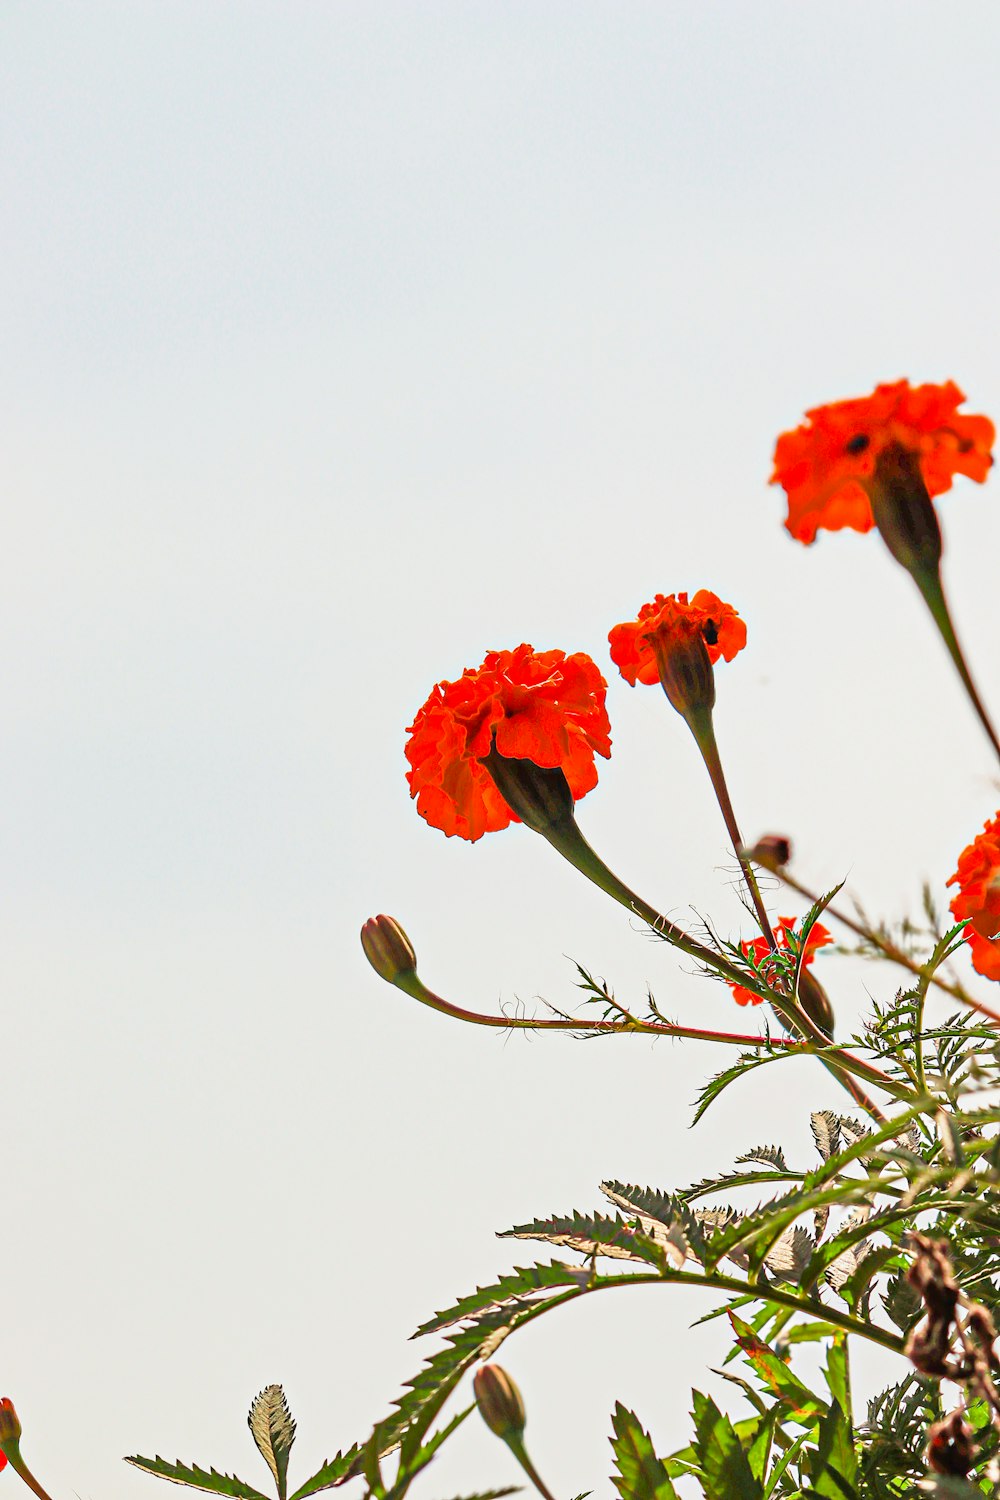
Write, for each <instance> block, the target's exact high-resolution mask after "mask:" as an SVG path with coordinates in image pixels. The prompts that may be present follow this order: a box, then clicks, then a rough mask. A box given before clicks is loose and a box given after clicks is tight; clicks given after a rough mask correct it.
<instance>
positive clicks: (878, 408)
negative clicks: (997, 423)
mask: <svg viewBox="0 0 1000 1500" xmlns="http://www.w3.org/2000/svg"><path fill="white" fill-rule="evenodd" d="M964 400H965V396H964V395H963V393H962V392H961V391H960V390H959V388H958V386H957V385H955V383H954V381H951V380H948V381H946V382H945V383H944V384H943V385H917V386H911V385H910V382H909V381H908V380H897V381H895V382H893V383H891V384H888V385H880V386H878V387H877V388H876V389H875V391H873V393H872V394H871V395H870V396H862V397H857V398H854V399H852V400H849V401H834V402H832V403H831V404H830V405H829V406H818V407H815V408H814V409H813V410H812V411H808V412H806V417H807V418H808V420H807V421H806V422H804V423H803V424H802V426H800V427H796V428H795V430H794V431H792V432H783V433H782V434H781V436H780V437H779V439H778V442H777V446H776V447H775V450H774V472H773V474H772V475H771V483H772V484H780V485H781V486H782V487H783V488H784V490H785V493H786V494H787V496H788V519H787V520H786V521H785V526H786V527H787V529H788V530H789V531H790V532H791V534H792V536H793V537H795V539H796V541H800V542H806V543H809V542H813V541H815V539H816V532H817V530H818V529H819V528H820V527H823V528H825V529H826V530H827V531H839V530H840V529H841V528H842V527H845V526H847V527H850V528H852V529H853V530H854V531H870V530H871V528H872V526H873V525H874V524H875V517H874V515H873V512H872V506H871V501H870V499H869V489H870V486H871V484H872V482H873V480H874V478H875V471H876V467H877V465H878V461H879V458H880V457H881V455H882V454H884V453H885V452H886V450H887V449H896V450H900V449H901V450H903V451H904V452H906V453H908V454H912V455H914V457H915V458H916V460H917V463H918V464H919V468H920V473H921V475H922V477H923V480H924V483H925V484H926V486H927V492H928V494H929V495H940V494H942V493H943V492H944V491H945V490H947V489H950V488H951V483H952V480H953V479H954V477H955V475H956V474H964V475H966V476H967V478H969V479H975V480H976V481H977V482H978V483H980V484H981V483H982V482H983V480H984V479H985V478H986V476H987V474H988V473H989V470H990V465H991V464H992V462H993V459H992V457H991V453H990V449H991V448H992V446H993V438H994V428H993V423H992V422H991V421H990V420H989V418H988V417H981V416H959V415H958V408H959V407H960V406H961V405H962V402H963V401H964Z"/></svg>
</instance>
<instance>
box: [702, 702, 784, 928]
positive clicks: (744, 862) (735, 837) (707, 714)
mask: <svg viewBox="0 0 1000 1500" xmlns="http://www.w3.org/2000/svg"><path fill="white" fill-rule="evenodd" d="M685 718H686V719H687V724H688V727H689V729H690V730H691V733H692V734H693V735H694V739H695V744H696V745H697V746H698V749H699V750H700V751H701V757H702V760H703V761H704V762H705V768H706V770H707V771H708V774H709V778H710V780H711V782H712V787H713V790H714V791H715V796H716V799H717V801H718V804H719V811H720V812H721V813H722V817H723V821H724V822H725V825H726V832H727V833H728V834H729V838H730V842H731V843H732V846H733V849H734V850H735V853H736V858H737V859H738V860H739V862H740V869H741V870H742V871H743V878H744V880H745V881H746V884H747V890H748V891H749V892H750V899H751V901H752V902H753V905H754V910H755V911H756V913H757V920H758V922H759V923H760V928H761V931H762V932H763V934H764V936H765V937H766V938H767V941H768V943H769V944H770V948H771V952H772V953H776V952H777V949H778V944H777V941H776V939H775V936H774V932H773V930H772V928H771V921H770V918H769V917H768V915H767V908H766V907H765V905H764V902H763V899H762V897H761V894H760V887H759V885H758V884H757V876H756V874H755V873H754V868H753V865H752V864H751V863H750V861H749V859H747V857H746V854H745V853H744V852H743V835H742V834H741V833H740V830H739V825H738V823H737V822H736V814H735V812H734V811H733V804H732V800H731V798H730V796H729V788H728V786H727V785H726V773H725V772H724V771H723V769H722V759H721V757H720V755H719V746H718V743H717V741H716V738H715V725H714V723H713V721H712V710H711V709H710V708H709V709H705V710H704V711H702V712H699V713H691V714H689V715H685Z"/></svg>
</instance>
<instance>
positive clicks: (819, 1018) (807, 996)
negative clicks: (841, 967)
mask: <svg viewBox="0 0 1000 1500" xmlns="http://www.w3.org/2000/svg"><path fill="white" fill-rule="evenodd" d="M799 1004H800V1005H801V1007H802V1009H803V1010H804V1011H805V1013H806V1015H807V1016H808V1017H809V1019H810V1021H813V1022H814V1023H815V1025H817V1026H818V1027H819V1029H820V1031H822V1033H823V1035H824V1036H828V1037H832V1036H833V1006H832V1005H831V1004H830V997H829V995H828V994H827V993H826V990H825V989H824V988H823V986H822V985H821V984H820V982H819V980H818V979H816V978H815V976H814V975H812V974H810V972H809V970H808V969H807V968H805V967H804V966H803V968H802V970H801V972H800V974H799Z"/></svg>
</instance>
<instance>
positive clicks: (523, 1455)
mask: <svg viewBox="0 0 1000 1500" xmlns="http://www.w3.org/2000/svg"><path fill="white" fill-rule="evenodd" d="M504 1442H505V1443H506V1444H507V1447H508V1448H509V1449H510V1451H511V1453H513V1455H514V1457H515V1458H516V1459H517V1461H518V1463H519V1464H520V1465H521V1468H522V1469H523V1470H524V1472H525V1473H526V1474H527V1476H528V1478H529V1479H530V1480H531V1482H532V1484H533V1485H534V1486H535V1489H536V1490H537V1491H538V1493H539V1494H540V1495H541V1496H543V1500H553V1495H552V1492H551V1491H550V1490H549V1489H548V1488H547V1487H546V1486H545V1484H543V1482H542V1479H541V1477H540V1475H539V1473H538V1470H537V1469H536V1468H535V1466H534V1464H533V1463H532V1462H531V1459H530V1458H529V1457H528V1450H527V1449H526V1448H525V1446H524V1439H523V1438H522V1437H519V1436H517V1435H516V1434H514V1433H511V1434H510V1436H509V1437H506V1438H504Z"/></svg>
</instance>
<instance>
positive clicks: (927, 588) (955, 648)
mask: <svg viewBox="0 0 1000 1500" xmlns="http://www.w3.org/2000/svg"><path fill="white" fill-rule="evenodd" d="M911 576H912V577H913V580H914V582H915V583H916V585H917V588H918V589H919V590H920V592H921V594H923V596H924V600H925V602H926V604H927V608H928V609H929V610H930V612H931V617H932V619H933V620H934V623H935V625H936V626H937V628H938V630H939V632H940V634H941V639H942V640H943V641H944V643H945V646H946V647H947V648H948V654H949V656H950V657H951V659H952V661H953V662H954V664H955V670H956V671H957V672H958V675H959V677H960V678H961V679H962V685H963V687H964V688H965V691H966V693H967V694H968V695H969V701H970V703H971V704H972V706H973V708H974V709H975V711H976V714H977V716H978V718H979V722H980V724H982V726H983V728H984V729H985V730H986V733H987V736H988V737H989V741H990V744H991V745H992V746H993V749H994V750H995V751H996V753H997V756H998V757H1000V740H998V739H997V733H996V730H995V729H994V728H993V725H992V723H991V722H990V716H989V714H988V713H987V712H986V709H985V708H984V706H983V702H982V699H981V698H980V696H979V694H978V692H977V691H976V685H975V683H974V682H973V680H972V676H971V673H970V672H969V669H968V667H967V666H966V664H965V656H964V654H963V652H962V648H961V646H960V645H959V643H958V636H957V635H956V634H955V627H954V625H953V624H952V623H951V612H950V611H949V609H948V602H947V600H946V599H945V594H944V586H943V584H942V582H941V573H940V571H939V570H938V569H934V570H932V569H930V568H921V569H920V570H919V571H915V572H914V573H913V574H912V575H911Z"/></svg>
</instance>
